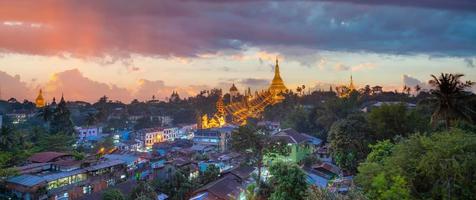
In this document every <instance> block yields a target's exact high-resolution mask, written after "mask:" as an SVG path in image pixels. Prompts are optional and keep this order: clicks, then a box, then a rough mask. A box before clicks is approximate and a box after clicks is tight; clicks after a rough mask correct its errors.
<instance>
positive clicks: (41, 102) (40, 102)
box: [35, 89, 45, 108]
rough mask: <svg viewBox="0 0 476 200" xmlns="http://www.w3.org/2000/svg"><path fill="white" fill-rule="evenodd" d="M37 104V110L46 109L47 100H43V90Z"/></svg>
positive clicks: (37, 98) (36, 101)
mask: <svg viewBox="0 0 476 200" xmlns="http://www.w3.org/2000/svg"><path fill="white" fill-rule="evenodd" d="M35 104H36V107H37V108H43V107H45V99H44V98H43V91H42V90H41V89H40V93H39V94H38V97H36V100H35Z"/></svg>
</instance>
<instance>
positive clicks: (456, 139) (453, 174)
mask: <svg viewBox="0 0 476 200" xmlns="http://www.w3.org/2000/svg"><path fill="white" fill-rule="evenodd" d="M381 146H385V145H381ZM382 149H383V148H374V151H377V152H378V151H381V150H382ZM375 154H378V155H382V156H381V157H383V158H379V159H375V157H376V156H374V154H373V153H371V154H369V156H370V155H372V157H368V158H367V160H366V162H364V163H362V164H361V165H360V166H359V174H358V175H357V177H356V179H355V181H356V183H357V184H358V185H359V186H360V187H361V188H363V189H364V191H365V193H366V194H367V195H368V196H369V197H371V198H372V197H374V198H376V199H396V198H397V196H401V197H402V196H403V197H408V198H407V199H476V198H475V196H474V191H476V185H475V184H474V180H475V176H476V174H475V171H474V169H476V159H474V157H475V155H476V135H475V134H473V133H468V132H464V131H461V130H458V129H454V130H451V131H445V132H438V133H434V134H433V135H430V136H425V135H421V134H417V135H413V136H410V137H409V138H408V139H404V140H402V141H400V142H399V143H397V144H396V145H395V146H394V147H393V148H392V150H391V153H390V154H389V155H388V156H385V155H383V154H382V153H375ZM385 154H387V153H385ZM378 157H380V156H378ZM379 160H380V161H381V162H378V161H379ZM407 190H408V192H407ZM385 191H389V192H390V193H386V192H385ZM407 193H408V194H409V195H407Z"/></svg>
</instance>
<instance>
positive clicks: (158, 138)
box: [136, 127, 179, 148]
mask: <svg viewBox="0 0 476 200" xmlns="http://www.w3.org/2000/svg"><path fill="white" fill-rule="evenodd" d="M136 135H138V137H139V139H140V140H142V141H144V146H145V147H146V148H150V147H152V146H153V145H154V144H155V143H161V142H165V141H174V140H175V139H177V138H178V137H179V128H177V127H170V128H162V127H158V128H147V129H142V130H139V131H137V132H136Z"/></svg>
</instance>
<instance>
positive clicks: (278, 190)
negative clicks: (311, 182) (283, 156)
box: [269, 162, 307, 200]
mask: <svg viewBox="0 0 476 200" xmlns="http://www.w3.org/2000/svg"><path fill="white" fill-rule="evenodd" d="M269 172H270V174H271V178H270V180H269V182H270V184H271V185H272V186H273V192H272V193H271V196H270V198H269V199H271V200H286V199H294V200H302V199H304V197H305V195H306V190H307V182H306V175H305V173H304V172H303V171H302V170H301V169H300V168H299V166H297V165H295V164H291V163H284V162H277V163H274V164H273V165H271V167H270V168H269Z"/></svg>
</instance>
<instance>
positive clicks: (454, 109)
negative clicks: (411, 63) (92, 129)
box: [429, 73, 476, 129]
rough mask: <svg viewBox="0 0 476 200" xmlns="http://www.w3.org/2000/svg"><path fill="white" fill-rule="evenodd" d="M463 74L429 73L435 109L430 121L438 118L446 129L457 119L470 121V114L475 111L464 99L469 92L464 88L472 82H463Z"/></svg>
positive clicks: (468, 95) (467, 96) (434, 121)
mask: <svg viewBox="0 0 476 200" xmlns="http://www.w3.org/2000/svg"><path fill="white" fill-rule="evenodd" d="M463 76H464V75H463V74H448V73H441V75H440V76H439V77H436V76H435V75H431V77H432V78H433V79H432V80H430V81H429V84H430V85H431V86H432V87H433V89H431V94H432V95H433V96H434V97H435V99H434V101H433V102H434V103H435V104H436V110H435V111H434V113H433V115H432V117H431V119H432V123H433V124H434V123H436V122H437V121H438V120H444V122H445V126H446V129H449V127H450V126H451V123H452V122H453V121H455V120H457V119H462V120H467V121H472V119H471V115H472V114H475V112H476V111H474V110H471V109H470V108H469V106H468V105H467V103H466V101H467V100H468V99H469V98H470V95H471V93H469V92H467V91H466V89H468V88H470V87H471V86H472V85H473V84H474V83H473V82H471V81H466V82H463V81H462V80H461V77H463Z"/></svg>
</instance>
